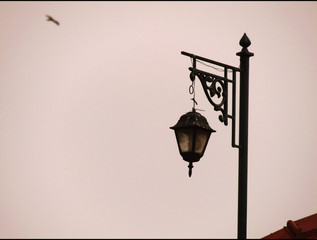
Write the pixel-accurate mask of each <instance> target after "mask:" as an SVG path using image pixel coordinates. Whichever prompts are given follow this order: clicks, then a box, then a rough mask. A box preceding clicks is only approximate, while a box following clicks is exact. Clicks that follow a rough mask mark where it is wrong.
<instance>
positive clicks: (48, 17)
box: [46, 15, 59, 26]
mask: <svg viewBox="0 0 317 240" xmlns="http://www.w3.org/2000/svg"><path fill="white" fill-rule="evenodd" d="M46 17H47V21H52V22H53V23H55V24H56V25H57V26H58V25H59V22H58V21H56V20H55V19H54V18H52V17H51V16H49V15H46Z"/></svg>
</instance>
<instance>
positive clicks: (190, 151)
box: [171, 108, 216, 177]
mask: <svg viewBox="0 0 317 240" xmlns="http://www.w3.org/2000/svg"><path fill="white" fill-rule="evenodd" d="M171 129H174V131H175V136H176V139H177V144H178V149H179V152H180V154H181V155H182V157H183V159H184V160H185V161H187V162H189V165H188V168H189V172H188V174H189V177H190V176H191V175H192V168H193V162H198V161H199V159H200V158H201V157H202V156H203V155H204V152H205V149H206V147H207V143H208V140H209V137H210V134H211V133H212V132H216V131H215V130H213V129H212V128H211V127H210V126H209V124H208V122H207V119H206V118H205V117H204V116H202V115H201V114H199V113H197V112H196V110H195V108H193V110H192V111H191V112H188V113H186V114H184V115H182V116H181V117H180V119H179V120H178V122H177V124H176V125H175V126H173V127H171Z"/></svg>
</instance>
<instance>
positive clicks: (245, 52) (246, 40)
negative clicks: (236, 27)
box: [237, 33, 254, 57]
mask: <svg viewBox="0 0 317 240" xmlns="http://www.w3.org/2000/svg"><path fill="white" fill-rule="evenodd" d="M239 44H240V46H241V47H242V50H241V52H238V53H237V55H238V56H248V57H252V56H254V54H253V53H252V52H249V50H248V47H249V46H250V45H251V41H250V39H249V38H248V36H247V34H246V33H244V34H243V36H242V38H241V39H240V42H239Z"/></svg>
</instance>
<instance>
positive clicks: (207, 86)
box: [190, 68, 228, 125]
mask: <svg viewBox="0 0 317 240" xmlns="http://www.w3.org/2000/svg"><path fill="white" fill-rule="evenodd" d="M190 70H191V74H190V78H191V80H192V81H193V79H194V76H197V77H198V78H199V80H200V82H201V84H202V87H203V89H204V92H205V94H206V97H207V99H208V101H209V102H210V103H211V104H212V105H213V107H214V110H215V111H220V112H221V115H219V120H220V121H221V122H223V123H224V124H225V125H228V107H227V106H228V81H227V80H226V79H225V78H223V77H220V76H217V75H214V74H211V73H207V72H204V71H200V70H198V69H193V68H190Z"/></svg>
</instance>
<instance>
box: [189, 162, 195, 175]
mask: <svg viewBox="0 0 317 240" xmlns="http://www.w3.org/2000/svg"><path fill="white" fill-rule="evenodd" d="M193 167H194V166H193V163H192V162H189V165H188V169H189V170H188V175H189V177H191V176H192V168H193Z"/></svg>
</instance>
